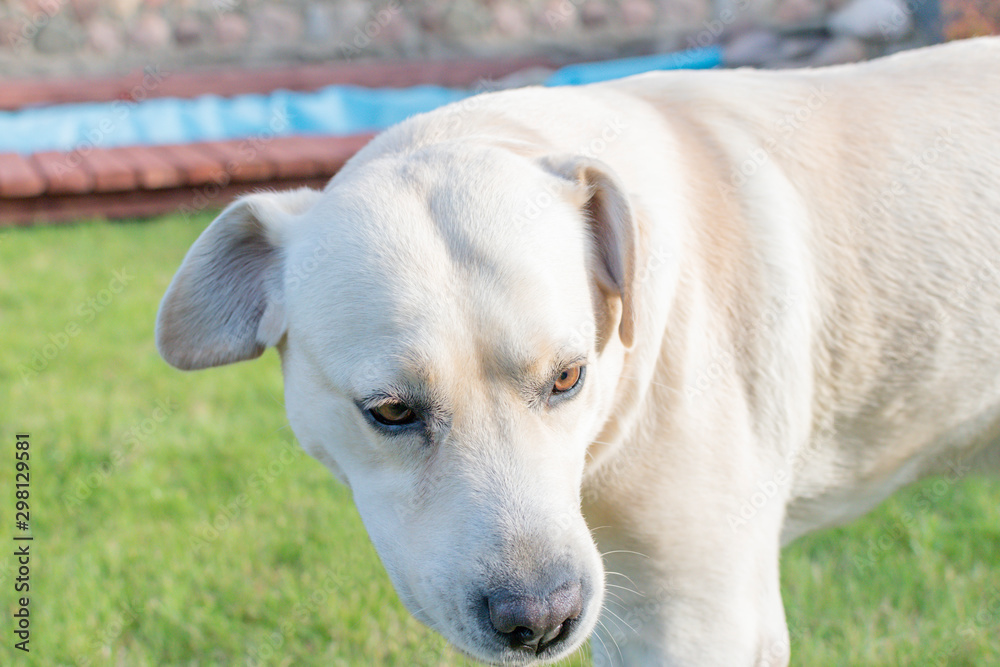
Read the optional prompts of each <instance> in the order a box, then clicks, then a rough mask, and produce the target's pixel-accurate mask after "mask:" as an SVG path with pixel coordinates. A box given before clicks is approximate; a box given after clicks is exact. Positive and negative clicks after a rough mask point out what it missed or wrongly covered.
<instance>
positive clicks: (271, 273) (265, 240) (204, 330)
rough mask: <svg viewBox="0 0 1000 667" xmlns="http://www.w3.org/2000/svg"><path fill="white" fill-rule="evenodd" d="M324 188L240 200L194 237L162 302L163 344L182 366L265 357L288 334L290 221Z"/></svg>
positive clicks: (159, 331)
mask: <svg viewBox="0 0 1000 667" xmlns="http://www.w3.org/2000/svg"><path fill="white" fill-rule="evenodd" d="M319 196H320V193H319V192H317V191H316V190H312V189H310V188H301V189H299V190H292V191H289V192H279V193H274V192H266V193H257V194H252V195H247V196H245V197H241V198H240V199H238V200H236V201H235V202H234V203H232V204H230V205H229V207H228V208H226V210H224V211H223V212H222V213H221V214H220V215H219V217H218V218H216V219H215V221H214V222H213V223H212V224H211V225H209V226H208V227H207V228H206V229H205V231H204V232H202V234H201V236H200V237H198V240H197V241H195V242H194V245H193V246H191V249H190V250H189V251H188V254H187V256H186V257H185V258H184V262H183V264H181V267H180V269H178V271H177V275H175V276H174V280H173V282H171V283H170V287H169V288H168V289H167V293H166V294H165V295H164V297H163V301H162V303H161V304H160V312H159V313H158V314H157V318H156V347H157V348H158V349H159V351H160V354H161V355H162V356H163V358H164V359H165V360H166V361H167V362H168V363H169V364H171V365H173V366H176V367H177V368H181V369H183V370H194V369H198V368H208V367H209V366H221V365H223V364H231V363H234V362H237V361H243V360H245V359H253V358H255V357H259V356H260V355H261V354H262V353H263V352H264V350H265V349H266V348H268V347H271V346H272V345H276V344H277V343H278V342H279V341H280V340H281V339H282V337H283V336H284V335H285V323H286V322H285V295H284V275H283V274H284V246H285V241H286V238H287V233H286V232H287V230H288V227H289V226H290V225H291V224H292V222H293V221H294V220H295V219H296V218H297V216H299V215H300V214H302V213H303V212H305V211H306V210H308V209H309V208H310V207H311V206H312V205H313V204H314V203H315V202H316V200H317V199H318V198H319Z"/></svg>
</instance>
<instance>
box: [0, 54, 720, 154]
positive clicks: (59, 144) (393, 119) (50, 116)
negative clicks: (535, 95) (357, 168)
mask: <svg viewBox="0 0 1000 667" xmlns="http://www.w3.org/2000/svg"><path fill="white" fill-rule="evenodd" d="M720 61H721V58H720V54H719V51H718V49H715V48H708V49H694V50H691V51H683V52H680V53H671V54H662V55H655V56H645V57H640V58H627V59H622V60H612V61H606V62H598V63H585V64H581V65H572V66H570V67H566V68H563V69H561V70H559V71H557V72H555V73H554V74H553V75H552V77H551V78H550V79H549V80H548V81H547V82H546V85H573V84H582V83H591V82H595V81H604V80H607V79H614V78H618V77H622V76H628V75H630V74H637V73H640V72H645V71H649V70H654V69H678V68H706V67H715V66H717V65H718V64H719V63H720ZM469 94H470V91H466V90H454V89H449V88H441V87H439V86H415V87H413V88H405V89H372V88H362V87H358V86H329V87H327V88H323V89H321V90H318V91H315V92H308V93H303V92H291V91H287V90H279V91H276V92H274V93H272V94H270V95H239V96H236V97H231V98H222V97H217V96H212V95H206V96H204V97H198V98H195V99H176V98H159V99H151V100H147V101H144V102H130V101H122V100H119V101H115V102H107V103H88V104H61V105H56V106H49V107H39V108H31V109H22V110H19V111H7V112H0V152H14V153H22V154H30V153H36V152H40V151H50V150H55V151H64V152H68V151H73V150H80V149H83V150H85V149H87V148H90V147H93V146H98V147H102V148H109V147H112V146H126V145H134V144H147V145H152V144H180V143H189V142H194V141H211V140H218V139H242V138H249V137H269V136H273V135H303V134H305V135H308V134H323V135H346V134H357V133H361V132H370V131H376V130H381V129H384V128H386V127H389V126H390V125H394V124H395V123H398V122H400V121H402V120H404V119H406V118H408V117H409V116H412V115H414V114H417V113H421V112H424V111H430V110H431V109H434V108H436V107H439V106H442V105H444V104H448V103H450V102H454V101H456V100H459V99H462V98H463V97H466V96H467V95H469Z"/></svg>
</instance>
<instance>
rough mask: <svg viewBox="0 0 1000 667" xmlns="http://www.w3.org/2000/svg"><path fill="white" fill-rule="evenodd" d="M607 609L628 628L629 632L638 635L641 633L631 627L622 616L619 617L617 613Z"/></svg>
mask: <svg viewBox="0 0 1000 667" xmlns="http://www.w3.org/2000/svg"><path fill="white" fill-rule="evenodd" d="M605 609H607V611H608V613H609V614H611V615H612V616H614V617H615V618H617V619H618V620H619V621H621V623H622V625H624V626H625V627H626V628H628V629H629V630H631V631H632V632H634V633H635V634H637V635H638V634H639V631H638V630H636V629H635V628H633V627H632V626H631V625H629V624H628V623H627V622H626V621H625V619H623V618H622V617H621V616H619V615H618V614H616V613H615V612H613V611H612V610H611V609H608V608H607V607H605Z"/></svg>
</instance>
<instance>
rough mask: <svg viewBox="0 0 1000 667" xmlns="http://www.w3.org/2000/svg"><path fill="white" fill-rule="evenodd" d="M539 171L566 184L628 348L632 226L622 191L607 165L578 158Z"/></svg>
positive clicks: (632, 308) (632, 323)
mask: <svg viewBox="0 0 1000 667" xmlns="http://www.w3.org/2000/svg"><path fill="white" fill-rule="evenodd" d="M542 165H543V167H545V168H546V169H548V170H549V171H550V172H552V173H553V174H555V175H557V176H560V177H562V178H564V179H566V180H568V181H569V182H570V184H571V186H572V191H573V192H574V195H575V196H574V199H575V200H576V203H577V205H579V206H580V208H581V210H582V211H583V213H584V215H585V216H586V218H587V221H588V222H589V223H590V233H591V237H592V238H593V240H594V245H595V250H596V259H597V266H596V267H594V269H595V276H596V278H597V282H598V284H599V285H600V286H601V290H602V291H603V292H605V293H606V294H609V295H614V296H616V297H618V298H619V299H620V301H621V319H620V320H619V323H618V337H619V339H620V340H621V342H622V344H623V345H624V346H625V347H626V348H628V347H632V342H633V340H634V338H635V327H636V305H635V272H636V269H635V262H636V260H635V257H636V242H637V239H636V234H637V232H636V220H635V212H634V211H633V209H632V205H631V203H630V202H629V198H628V195H627V194H626V193H625V187H624V185H623V184H622V183H621V181H620V180H619V179H618V177H617V176H616V175H615V173H614V172H613V171H612V170H611V167H609V166H608V165H606V164H605V163H603V162H601V161H599V160H595V159H593V158H589V157H585V156H582V155H570V156H552V157H547V158H544V159H543V161H542Z"/></svg>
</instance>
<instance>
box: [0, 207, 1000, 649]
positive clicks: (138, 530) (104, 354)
mask: <svg viewBox="0 0 1000 667" xmlns="http://www.w3.org/2000/svg"><path fill="white" fill-rule="evenodd" d="M209 221H210V217H208V216H206V217H200V218H195V219H190V220H188V219H183V218H181V217H179V216H175V217H168V218H164V219H159V220H155V221H151V222H137V223H123V224H108V223H81V224H79V225H75V226H70V227H63V228H36V229H18V230H6V231H3V232H0V266H2V267H3V268H2V269H0V336H2V340H3V349H4V353H3V355H2V357H0V387H2V392H3V393H2V394H0V399H2V401H0V426H2V428H0V442H2V446H0V461H2V464H0V475H2V479H3V480H4V486H3V488H4V489H5V492H4V500H2V501H0V517H2V518H3V522H2V525H3V531H2V534H3V535H5V538H4V539H6V540H8V542H7V545H8V546H7V547H4V548H3V550H2V552H3V554H4V555H3V557H2V558H0V591H2V595H0V600H2V601H3V605H4V613H3V618H2V620H0V637H2V641H0V664H3V665H11V664H35V665H81V666H83V665H129V666H131V665H236V664H239V665H372V664H374V665H407V666H410V665H461V664H469V662H468V661H467V660H464V659H462V658H461V657H460V656H458V655H457V654H456V653H454V652H452V651H451V650H450V649H448V648H447V647H446V645H445V643H444V641H443V640H442V639H441V638H439V637H438V636H437V635H435V634H434V633H432V632H431V631H429V630H427V629H426V628H424V627H423V626H421V625H419V624H418V623H417V622H416V621H414V620H412V619H411V618H410V617H409V615H408V614H407V613H406V611H405V610H404V609H403V607H402V605H401V604H400V603H399V601H398V600H397V599H396V596H395V593H394V592H393V590H392V587H391V585H390V583H389V580H388V578H387V576H386V575H385V573H384V571H383V569H382V566H381V564H380V563H379V561H378V557H377V556H376V554H375V551H374V550H373V548H372V546H371V544H370V543H369V541H368V538H367V536H366V534H365V531H364V528H363V527H362V525H361V523H360V520H359V519H358V516H357V513H356V512H355V510H354V508H353V506H352V504H351V500H350V497H349V494H348V492H347V491H346V490H345V489H344V488H343V487H341V486H339V485H338V484H337V483H336V482H335V481H334V480H333V478H332V477H331V476H330V475H329V474H328V473H327V472H326V470H325V469H323V468H322V467H321V466H320V465H319V464H318V463H316V462H315V461H313V460H312V459H310V458H309V457H307V456H306V455H305V454H304V453H302V452H301V451H300V450H299V449H298V446H297V445H296V443H295V439H294V436H293V435H292V433H291V432H290V431H289V429H288V428H287V422H286V420H285V415H284V409H283V406H282V388H281V374H280V369H279V364H278V359H277V356H276V355H275V354H274V353H273V352H268V353H267V354H265V355H264V357H263V358H262V359H261V360H258V361H256V362H253V363H246V364H237V365H234V366H230V367H227V368H221V369H215V370H212V371H207V372H202V373H181V372H179V371H176V370H174V369H172V368H170V367H168V366H167V365H166V364H165V363H164V362H163V361H161V360H160V358H159V356H158V355H157V353H156V349H155V347H154V344H153V321H154V317H155V313H156V308H157V305H158V303H159V300H160V297H161V296H162V294H163V291H164V289H165V288H166V286H167V284H168V282H169V280H170V278H171V276H172V275H173V272H174V270H175V269H176V268H177V266H178V264H179V263H180V260H181V258H182V257H183V254H184V252H185V251H186V250H187V248H188V246H189V245H190V244H191V242H192V241H194V239H195V237H196V236H197V234H198V233H199V232H200V231H201V229H202V228H203V227H204V226H205V225H206V224H208V222H209ZM24 432H27V433H30V443H31V444H30V447H31V449H30V455H31V458H30V464H31V481H30V483H31V487H30V501H29V502H30V512H31V515H30V525H31V533H32V534H33V535H34V540H33V541H32V542H31V543H30V552H31V575H30V576H31V579H30V586H31V590H30V596H31V598H30V600H31V601H30V604H29V611H30V623H31V639H30V644H29V646H30V649H31V651H30V653H28V654H24V653H22V652H21V651H18V650H15V649H14V643H15V641H17V640H16V639H15V638H14V635H13V627H12V621H13V614H14V613H15V611H17V608H18V606H17V604H16V602H15V599H16V596H15V594H14V585H15V578H16V576H17V573H16V570H15V563H14V557H13V552H14V549H15V548H16V546H17V545H19V544H23V543H20V542H19V543H15V542H14V541H12V540H10V538H11V537H12V536H13V534H15V533H19V531H17V530H16V529H15V527H14V517H13V516H12V515H13V510H14V499H13V491H12V490H11V489H12V485H11V482H12V480H13V477H14V470H13V468H14V453H15V434H17V433H24ZM783 571H784V595H785V600H786V605H787V610H788V618H789V624H790V626H791V629H792V635H793V658H792V663H793V664H795V665H904V664H905V665H935V664H940V665H990V664H1000V482H998V481H997V480H995V479H994V480H987V479H977V478H968V479H963V480H960V481H958V482H954V483H953V482H948V481H946V480H943V479H939V480H928V481H926V482H924V483H922V484H921V485H918V486H915V487H912V488H910V489H907V490H905V491H904V492H902V493H900V494H897V495H896V496H895V497H894V498H893V499H891V500H890V501H889V502H888V503H886V504H885V505H883V506H882V507H881V508H879V510H878V511H876V512H874V513H873V514H871V515H869V516H868V517H866V518H865V519H863V520H861V521H859V522H856V523H854V524H853V525H851V526H849V527H846V528H841V529H836V530H832V531H827V532H825V533H820V534H817V535H814V536H810V537H808V538H806V539H803V540H800V541H799V542H798V543H796V544H795V545H793V546H792V547H791V548H789V549H788V550H787V551H786V552H785V554H784V559H783ZM566 664H574V665H581V664H588V660H587V658H586V653H585V652H584V653H583V654H581V655H578V656H575V657H574V658H573V659H572V660H570V661H567V663H566Z"/></svg>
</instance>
